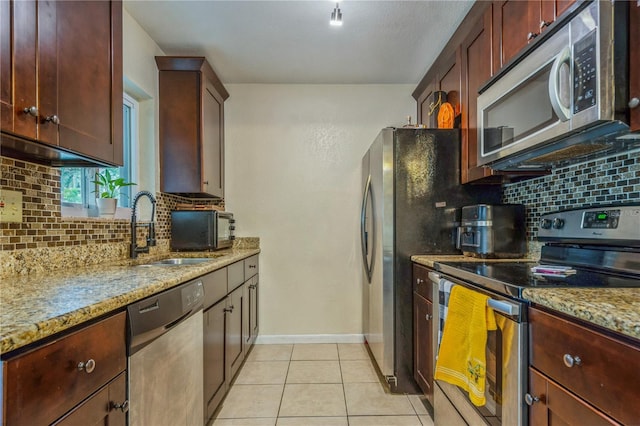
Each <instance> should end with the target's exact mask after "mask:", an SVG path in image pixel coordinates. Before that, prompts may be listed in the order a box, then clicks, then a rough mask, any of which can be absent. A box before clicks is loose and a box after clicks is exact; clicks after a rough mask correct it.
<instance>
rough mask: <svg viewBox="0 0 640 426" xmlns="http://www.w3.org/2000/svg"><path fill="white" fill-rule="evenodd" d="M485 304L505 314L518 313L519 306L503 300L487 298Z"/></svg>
mask: <svg viewBox="0 0 640 426" xmlns="http://www.w3.org/2000/svg"><path fill="white" fill-rule="evenodd" d="M487 306H488V307H490V308H491V309H493V310H494V311H497V312H500V313H502V314H505V315H516V316H517V315H520V306H518V305H515V304H513V303H509V302H505V301H504V300H495V299H489V300H487Z"/></svg>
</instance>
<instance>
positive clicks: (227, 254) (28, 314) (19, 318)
mask: <svg viewBox="0 0 640 426" xmlns="http://www.w3.org/2000/svg"><path fill="white" fill-rule="evenodd" d="M257 253H260V250H259V249H231V250H224V251H219V252H202V253H170V254H169V255H167V254H165V255H164V256H162V258H166V257H211V260H210V261H206V262H202V263H198V264H190V265H180V266H148V265H145V266H140V265H136V261H132V260H128V261H121V262H117V263H115V264H111V265H109V266H95V267H88V268H84V269H72V270H68V271H61V272H49V273H46V274H39V273H38V274H29V275H15V276H10V277H6V278H3V279H2V280H0V304H1V305H2V309H0V354H5V353H8V352H10V351H13V350H15V349H18V348H21V347H23V346H26V345H28V344H30V343H33V342H35V341H37V340H40V339H42V338H45V337H48V336H51V335H53V334H55V333H58V332H60V331H63V330H66V329H68V328H70V327H73V326H75V325H78V324H81V323H83V322H86V321H89V320H91V319H94V318H97V317H99V316H101V315H103V314H106V313H109V312H112V311H115V310H117V309H119V308H122V307H124V306H127V305H129V304H131V303H133V302H135V301H138V300H141V299H143V298H145V297H147V296H150V295H152V294H155V293H158V292H160V291H162V290H166V289H168V288H171V287H173V286H175V285H177V284H180V283H183V282H185V281H188V280H190V279H194V278H197V277H199V276H201V275H204V274H206V273H209V272H212V271H215V270H216V269H220V268H223V267H225V266H227V265H229V264H231V263H234V262H237V261H239V260H242V259H245V258H247V257H249V256H251V255H254V254H257ZM144 262H149V259H145V261H144ZM138 263H139V262H138Z"/></svg>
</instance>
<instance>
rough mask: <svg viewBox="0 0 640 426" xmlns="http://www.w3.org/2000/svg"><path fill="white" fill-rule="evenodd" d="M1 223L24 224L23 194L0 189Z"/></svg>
mask: <svg viewBox="0 0 640 426" xmlns="http://www.w3.org/2000/svg"><path fill="white" fill-rule="evenodd" d="M0 222H18V223H19V222H22V192H20V191H9V190H8V189H0Z"/></svg>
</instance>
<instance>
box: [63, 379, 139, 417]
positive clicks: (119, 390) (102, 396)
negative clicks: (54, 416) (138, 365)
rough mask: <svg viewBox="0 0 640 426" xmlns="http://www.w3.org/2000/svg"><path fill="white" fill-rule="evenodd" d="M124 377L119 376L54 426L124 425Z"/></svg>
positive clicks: (125, 411)
mask: <svg viewBox="0 0 640 426" xmlns="http://www.w3.org/2000/svg"><path fill="white" fill-rule="evenodd" d="M125 376H126V374H125V373H122V374H120V375H119V376H118V377H116V378H115V379H113V381H112V382H111V383H109V384H108V385H107V386H105V387H103V388H102V389H100V390H99V391H98V392H97V393H95V394H94V395H93V396H92V397H91V398H89V399H87V400H86V401H84V402H83V403H82V404H80V405H79V406H78V407H77V408H75V409H74V410H73V411H71V412H70V413H69V414H67V415H66V416H65V417H63V418H62V419H60V421H59V422H56V423H54V425H56V426H76V425H77V426H81V425H105V426H124V425H126V424H127V414H126V413H127V410H128V403H126V404H125V401H126V400H127V383H126V377H125Z"/></svg>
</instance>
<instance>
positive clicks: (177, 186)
mask: <svg viewBox="0 0 640 426" xmlns="http://www.w3.org/2000/svg"><path fill="white" fill-rule="evenodd" d="M156 64H157V65H158V70H159V72H160V176H161V179H160V180H161V191H162V192H168V193H174V194H180V195H183V196H186V197H193V198H223V197H224V101H225V100H226V99H227V98H228V97H229V93H228V92H227V91H226V89H225V88H224V86H223V85H222V82H221V81H220V79H219V78H218V76H217V75H216V73H215V72H214V71H213V68H211V65H209V63H208V62H207V61H206V59H205V58H204V57H179V56H156Z"/></svg>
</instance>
